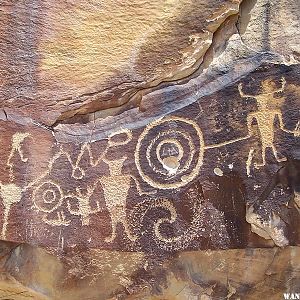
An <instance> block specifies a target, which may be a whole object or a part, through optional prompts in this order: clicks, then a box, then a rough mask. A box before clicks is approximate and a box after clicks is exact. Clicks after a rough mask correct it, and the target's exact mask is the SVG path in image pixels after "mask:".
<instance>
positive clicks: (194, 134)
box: [135, 116, 204, 189]
mask: <svg viewBox="0 0 300 300" xmlns="http://www.w3.org/2000/svg"><path fill="white" fill-rule="evenodd" d="M157 132H158V133H157ZM152 135H155V136H154V137H152ZM166 147H167V148H166ZM144 148H146V160H144V161H142V160H143V154H144V152H143V151H142V149H144ZM186 148H188V149H186ZM162 149H163V150H162ZM196 149H197V150H196ZM203 153H204V141H203V135H202V132H201V130H200V128H199V126H198V125H197V123H196V122H194V121H191V120H189V119H185V118H182V117H175V116H171V117H166V118H162V119H158V120H156V121H154V122H152V123H150V124H149V125H148V126H147V127H146V128H145V129H144V131H143V132H142V134H141V135H140V137H139V139H138V141H137V144H136V150H135V163H136V166H137V169H138V171H139V174H140V176H141V177H142V179H143V180H144V181H145V182H147V183H148V184H149V185H150V186H152V187H154V188H158V189H175V188H180V187H183V186H185V185H186V184H187V183H189V182H190V181H191V180H193V179H194V178H195V177H196V176H197V175H198V173H199V170H200V167H201V165H202V164H203ZM163 156H165V157H163ZM156 161H157V162H159V164H157V163H156ZM192 162H193V165H192ZM157 174H158V175H163V180H161V181H159V179H158V178H156V177H159V176H157Z"/></svg>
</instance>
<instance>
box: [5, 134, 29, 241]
mask: <svg viewBox="0 0 300 300" xmlns="http://www.w3.org/2000/svg"><path fill="white" fill-rule="evenodd" d="M29 136H30V134H29V133H27V132H16V133H15V134H14V135H13V136H12V141H11V151H10V153H9V156H8V159H7V162H6V165H7V167H8V168H9V178H10V183H2V182H0V196H1V198H2V203H3V205H4V212H3V225H2V232H1V235H2V237H3V238H5V237H6V231H7V226H8V217H9V213H10V209H11V206H12V205H13V204H15V203H18V202H20V201H21V199H22V193H23V191H24V188H22V187H20V186H18V185H17V184H15V183H13V180H14V176H13V167H14V164H13V162H12V159H13V157H14V156H15V154H18V155H19V157H20V158H21V160H22V161H23V162H27V161H28V158H27V157H25V156H24V153H23V150H22V144H23V141H24V140H25V139H26V138H27V137H29Z"/></svg>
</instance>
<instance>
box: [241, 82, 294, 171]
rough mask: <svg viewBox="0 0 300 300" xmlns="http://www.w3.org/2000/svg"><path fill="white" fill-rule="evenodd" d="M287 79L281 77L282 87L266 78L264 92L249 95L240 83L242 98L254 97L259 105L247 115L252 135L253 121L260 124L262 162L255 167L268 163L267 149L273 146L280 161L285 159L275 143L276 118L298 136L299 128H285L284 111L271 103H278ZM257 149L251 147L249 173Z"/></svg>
mask: <svg viewBox="0 0 300 300" xmlns="http://www.w3.org/2000/svg"><path fill="white" fill-rule="evenodd" d="M285 85H286V80H285V78H284V77H282V78H281V87H280V88H276V84H275V82H274V81H272V80H271V79H266V80H264V81H263V82H262V83H261V87H262V93H261V94H257V95H249V94H245V93H244V92H243V88H242V83H240V84H239V85H238V90H239V93H240V95H241V97H242V98H254V99H255V100H256V102H257V105H258V110H257V111H255V112H252V113H250V114H249V115H248V116H247V127H248V132H249V134H250V136H251V135H252V134H253V131H252V122H253V121H254V120H256V122H257V125H258V130H259V134H260V140H261V151H262V153H261V157H262V162H261V163H254V166H255V167H257V168H258V167H262V166H265V164H266V150H267V148H271V149H272V151H273V154H274V157H275V158H276V160H277V161H278V162H282V161H285V160H286V158H285V157H281V158H280V157H279V155H278V152H277V149H276V147H275V145H274V136H275V133H274V122H275V120H276V118H278V120H279V125H280V129H281V130H283V131H285V132H287V133H292V134H294V135H295V136H298V131H297V130H288V129H286V128H285V126H284V123H283V118H282V113H281V111H280V109H272V108H270V105H271V104H273V103H276V102H277V101H278V98H276V97H275V94H276V93H282V92H283V91H284V89H285ZM254 152H255V149H254V148H253V147H251V148H250V151H249V155H248V159H247V175H249V174H250V166H251V163H252V158H253V154H254Z"/></svg>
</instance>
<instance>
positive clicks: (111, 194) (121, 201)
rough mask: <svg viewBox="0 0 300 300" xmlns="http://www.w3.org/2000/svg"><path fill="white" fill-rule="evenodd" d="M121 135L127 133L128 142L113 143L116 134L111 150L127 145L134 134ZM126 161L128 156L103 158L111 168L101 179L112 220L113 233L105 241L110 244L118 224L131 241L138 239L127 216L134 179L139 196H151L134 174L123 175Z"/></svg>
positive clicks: (110, 141)
mask: <svg viewBox="0 0 300 300" xmlns="http://www.w3.org/2000/svg"><path fill="white" fill-rule="evenodd" d="M121 133H125V134H126V135H127V138H126V140H125V141H121V142H114V141H112V138H113V137H114V136H115V135H116V134H120V133H116V134H114V135H111V136H110V138H109V141H108V147H109V148H111V147H115V146H119V145H126V144H127V143H128V142H129V141H130V140H131V139H132V134H131V132H130V131H123V132H121ZM126 159H127V157H126V156H123V157H121V158H119V159H114V160H109V159H108V158H107V157H104V158H103V161H104V162H105V163H106V164H107V165H108V167H109V173H110V174H109V175H108V176H103V177H101V178H100V179H99V181H100V183H101V185H102V188H103V191H104V199H105V204H106V207H107V209H108V211H109V213H110V218H111V227H112V232H111V235H110V237H107V238H106V239H105V241H106V242H108V243H110V242H112V241H113V240H114V239H115V238H116V230H117V224H118V223H121V224H122V225H123V226H124V229H125V233H126V235H127V237H128V238H129V239H130V240H131V241H135V240H136V239H137V236H136V235H134V234H133V233H132V232H131V230H130V228H129V224H128V221H127V215H126V199H127V195H128V191H129V189H130V186H131V181H132V179H133V180H134V182H135V185H136V188H137V191H138V193H139V195H143V194H149V193H147V192H144V191H142V189H141V187H140V185H139V182H138V180H137V179H136V178H135V176H133V175H132V174H122V168H123V164H124V162H125V160H126ZM150 193H151V192H150Z"/></svg>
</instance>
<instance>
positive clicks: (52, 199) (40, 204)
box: [33, 181, 63, 213]
mask: <svg viewBox="0 0 300 300" xmlns="http://www.w3.org/2000/svg"><path fill="white" fill-rule="evenodd" d="M62 198H63V196H62V190H61V188H60V186H59V185H57V184H56V183H53V182H51V181H46V182H43V183H41V184H40V185H39V186H38V187H37V188H36V189H35V190H34V193H33V203H34V205H35V206H36V208H37V209H39V210H40V211H43V212H46V213H50V212H52V211H54V210H55V209H56V208H57V207H59V206H60V205H61V203H62Z"/></svg>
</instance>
